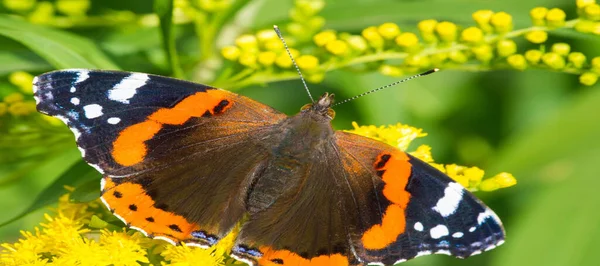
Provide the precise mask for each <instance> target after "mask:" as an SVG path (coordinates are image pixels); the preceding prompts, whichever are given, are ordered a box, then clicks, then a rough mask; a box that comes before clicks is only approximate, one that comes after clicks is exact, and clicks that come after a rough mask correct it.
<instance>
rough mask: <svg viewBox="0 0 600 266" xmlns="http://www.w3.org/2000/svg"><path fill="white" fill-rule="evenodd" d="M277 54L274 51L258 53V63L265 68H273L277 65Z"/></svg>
mask: <svg viewBox="0 0 600 266" xmlns="http://www.w3.org/2000/svg"><path fill="white" fill-rule="evenodd" d="M276 58H277V54H276V53H275V52H273V51H266V52H260V53H258V63H260V64H261V65H263V66H267V67H268V66H272V65H273V63H275V59H276Z"/></svg>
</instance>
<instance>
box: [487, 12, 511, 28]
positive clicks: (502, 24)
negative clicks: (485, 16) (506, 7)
mask: <svg viewBox="0 0 600 266" xmlns="http://www.w3.org/2000/svg"><path fill="white" fill-rule="evenodd" d="M490 23H491V24H492V26H494V30H496V32H498V33H506V32H509V31H511V30H512V28H513V22H512V16H511V15H509V14H508V13H506V12H498V13H496V14H494V15H492V18H491V19H490Z"/></svg>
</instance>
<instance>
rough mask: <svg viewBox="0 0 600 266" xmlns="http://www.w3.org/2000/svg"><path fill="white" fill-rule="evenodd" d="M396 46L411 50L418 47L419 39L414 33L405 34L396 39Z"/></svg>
mask: <svg viewBox="0 0 600 266" xmlns="http://www.w3.org/2000/svg"><path fill="white" fill-rule="evenodd" d="M396 44H397V45H398V46H400V47H402V48H404V49H406V50H411V49H410V48H415V47H418V45H419V38H417V35H416V34H414V33H412V32H404V33H402V34H400V35H398V37H396Z"/></svg>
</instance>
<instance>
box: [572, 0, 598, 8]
mask: <svg viewBox="0 0 600 266" xmlns="http://www.w3.org/2000/svg"><path fill="white" fill-rule="evenodd" d="M575 2H576V3H577V7H578V8H584V7H586V6H588V5H591V4H595V3H596V0H577V1H575Z"/></svg>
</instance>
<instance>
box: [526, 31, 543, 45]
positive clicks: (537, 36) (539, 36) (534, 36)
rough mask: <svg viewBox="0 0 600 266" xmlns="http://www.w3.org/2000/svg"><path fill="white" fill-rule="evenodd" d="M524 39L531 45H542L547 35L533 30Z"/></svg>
mask: <svg viewBox="0 0 600 266" xmlns="http://www.w3.org/2000/svg"><path fill="white" fill-rule="evenodd" d="M525 39H527V40H528V41H530V42H532V43H543V42H545V41H546V40H548V33H547V32H545V31H543V30H533V31H530V32H528V33H527V34H526V35H525Z"/></svg>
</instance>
